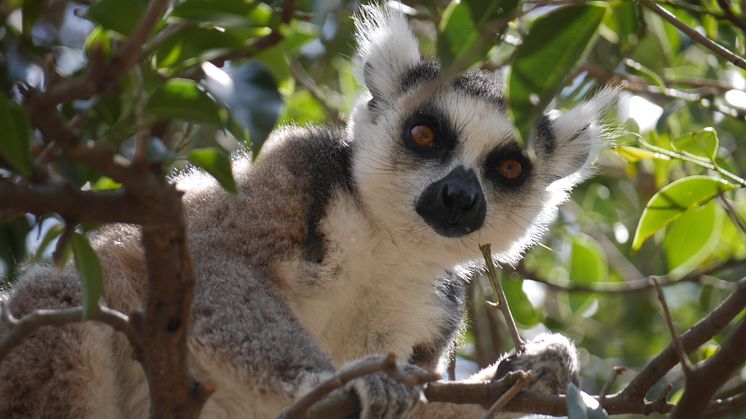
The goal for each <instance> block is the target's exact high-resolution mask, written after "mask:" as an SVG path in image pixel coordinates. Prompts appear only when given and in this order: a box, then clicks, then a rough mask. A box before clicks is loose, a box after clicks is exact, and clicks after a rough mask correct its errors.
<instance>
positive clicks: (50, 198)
mask: <svg viewBox="0 0 746 419" xmlns="http://www.w3.org/2000/svg"><path fill="white" fill-rule="evenodd" d="M0 202H2V204H0V221H6V220H8V219H10V218H13V217H15V216H19V215H22V214H24V213H31V214H34V215H38V216H44V215H48V214H50V213H56V214H59V215H60V216H61V217H62V218H64V219H66V220H75V221H77V222H91V223H97V224H103V223H131V224H144V223H146V222H147V219H146V218H145V217H143V214H142V213H141V211H140V207H139V206H138V205H135V204H134V203H133V202H132V199H131V197H130V196H128V195H127V193H126V192H125V191H124V190H116V191H83V190H80V189H79V188H77V187H76V186H74V185H73V184H71V183H69V182H65V181H60V180H52V181H49V182H46V183H30V182H26V181H24V180H12V179H8V178H4V177H0Z"/></svg>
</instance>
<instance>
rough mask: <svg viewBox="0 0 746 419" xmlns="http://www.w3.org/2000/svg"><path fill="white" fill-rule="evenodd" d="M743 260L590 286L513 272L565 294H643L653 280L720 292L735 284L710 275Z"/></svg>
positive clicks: (527, 271)
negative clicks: (676, 274) (678, 274)
mask: <svg viewBox="0 0 746 419" xmlns="http://www.w3.org/2000/svg"><path fill="white" fill-rule="evenodd" d="M742 262H744V261H743V260H728V261H725V262H723V263H720V264H716V265H713V266H710V267H708V268H705V269H702V270H698V271H694V272H691V273H689V274H687V275H685V276H683V277H681V278H674V277H670V276H666V275H650V276H646V277H643V278H638V279H633V280H630V281H624V282H596V283H592V284H578V283H572V282H569V281H567V282H557V281H550V280H548V279H544V278H541V276H540V275H538V274H537V273H536V272H533V271H530V270H528V269H526V268H525V267H524V266H523V265H519V266H518V268H517V269H515V270H514V271H513V272H517V273H519V274H520V275H521V276H522V277H523V278H524V279H527V280H529V281H534V282H538V283H540V284H544V285H546V286H547V287H549V288H551V289H554V290H557V291H566V292H594V293H599V294H630V293H635V292H644V291H647V290H649V289H652V288H655V284H654V283H653V281H652V280H653V279H655V280H656V281H658V283H659V284H660V285H661V286H663V287H666V286H671V285H676V284H681V283H685V282H693V283H697V284H701V285H706V286H711V287H715V288H717V289H722V290H732V289H734V288H736V284H734V283H733V282H731V281H725V280H722V279H718V278H715V277H712V276H710V275H711V274H712V273H714V272H717V271H720V270H722V269H725V268H726V267H729V266H731V265H733V264H734V263H742Z"/></svg>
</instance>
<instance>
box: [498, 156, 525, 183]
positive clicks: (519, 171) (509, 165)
mask: <svg viewBox="0 0 746 419" xmlns="http://www.w3.org/2000/svg"><path fill="white" fill-rule="evenodd" d="M497 174H498V175H500V177H502V178H503V179H505V180H516V179H518V178H520V177H521V175H523V165H522V164H521V162H519V161H518V160H515V159H505V160H500V162H499V163H497Z"/></svg>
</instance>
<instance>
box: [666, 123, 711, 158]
mask: <svg viewBox="0 0 746 419" xmlns="http://www.w3.org/2000/svg"><path fill="white" fill-rule="evenodd" d="M719 144H720V141H719V140H718V134H717V131H715V129H714V128H712V127H707V128H704V129H703V130H701V131H697V132H693V133H691V134H689V135H685V136H683V137H680V138H677V139H675V140H673V141H671V146H672V147H673V149H674V150H676V151H679V152H681V153H683V154H686V155H688V156H692V157H699V158H703V159H706V160H709V161H711V162H714V161H715V157H716V156H717V152H718V145H719Z"/></svg>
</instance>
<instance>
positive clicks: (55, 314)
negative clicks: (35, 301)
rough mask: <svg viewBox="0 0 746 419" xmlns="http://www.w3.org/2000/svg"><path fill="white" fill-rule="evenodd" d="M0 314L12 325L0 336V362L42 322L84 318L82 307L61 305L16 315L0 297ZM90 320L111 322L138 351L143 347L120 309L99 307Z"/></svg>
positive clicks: (49, 323)
mask: <svg viewBox="0 0 746 419" xmlns="http://www.w3.org/2000/svg"><path fill="white" fill-rule="evenodd" d="M0 316H1V317H2V319H3V321H5V322H8V323H10V324H11V325H12V328H11V329H10V331H9V332H8V333H7V334H6V335H5V336H4V337H2V340H0V362H2V361H3V359H5V357H6V356H7V355H8V353H10V351H11V350H13V348H15V347H16V346H18V345H19V344H20V343H21V342H23V340H24V339H26V337H28V336H29V335H31V334H32V333H34V332H35V331H37V330H38V329H39V328H41V327H44V326H65V325H68V324H72V323H78V322H81V321H83V307H74V308H63V309H56V310H34V311H32V312H31V313H29V314H27V315H25V316H23V317H21V318H20V319H16V318H14V317H13V315H12V314H11V313H10V309H9V308H8V303H7V302H6V301H0ZM91 320H93V321H97V322H100V323H104V324H107V325H109V326H111V327H112V328H113V329H114V330H116V331H118V332H121V333H123V334H124V335H125V336H127V339H129V341H130V344H132V347H133V348H134V349H135V351H136V352H139V351H140V349H141V348H142V344H141V340H140V338H139V336H138V335H137V333H136V332H135V330H134V329H133V327H132V325H131V324H130V322H129V319H128V318H127V316H126V315H124V314H123V313H120V312H118V311H116V310H113V309H111V308H108V307H99V308H98V309H97V310H96V311H95V312H94V313H93V316H92V317H91Z"/></svg>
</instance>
